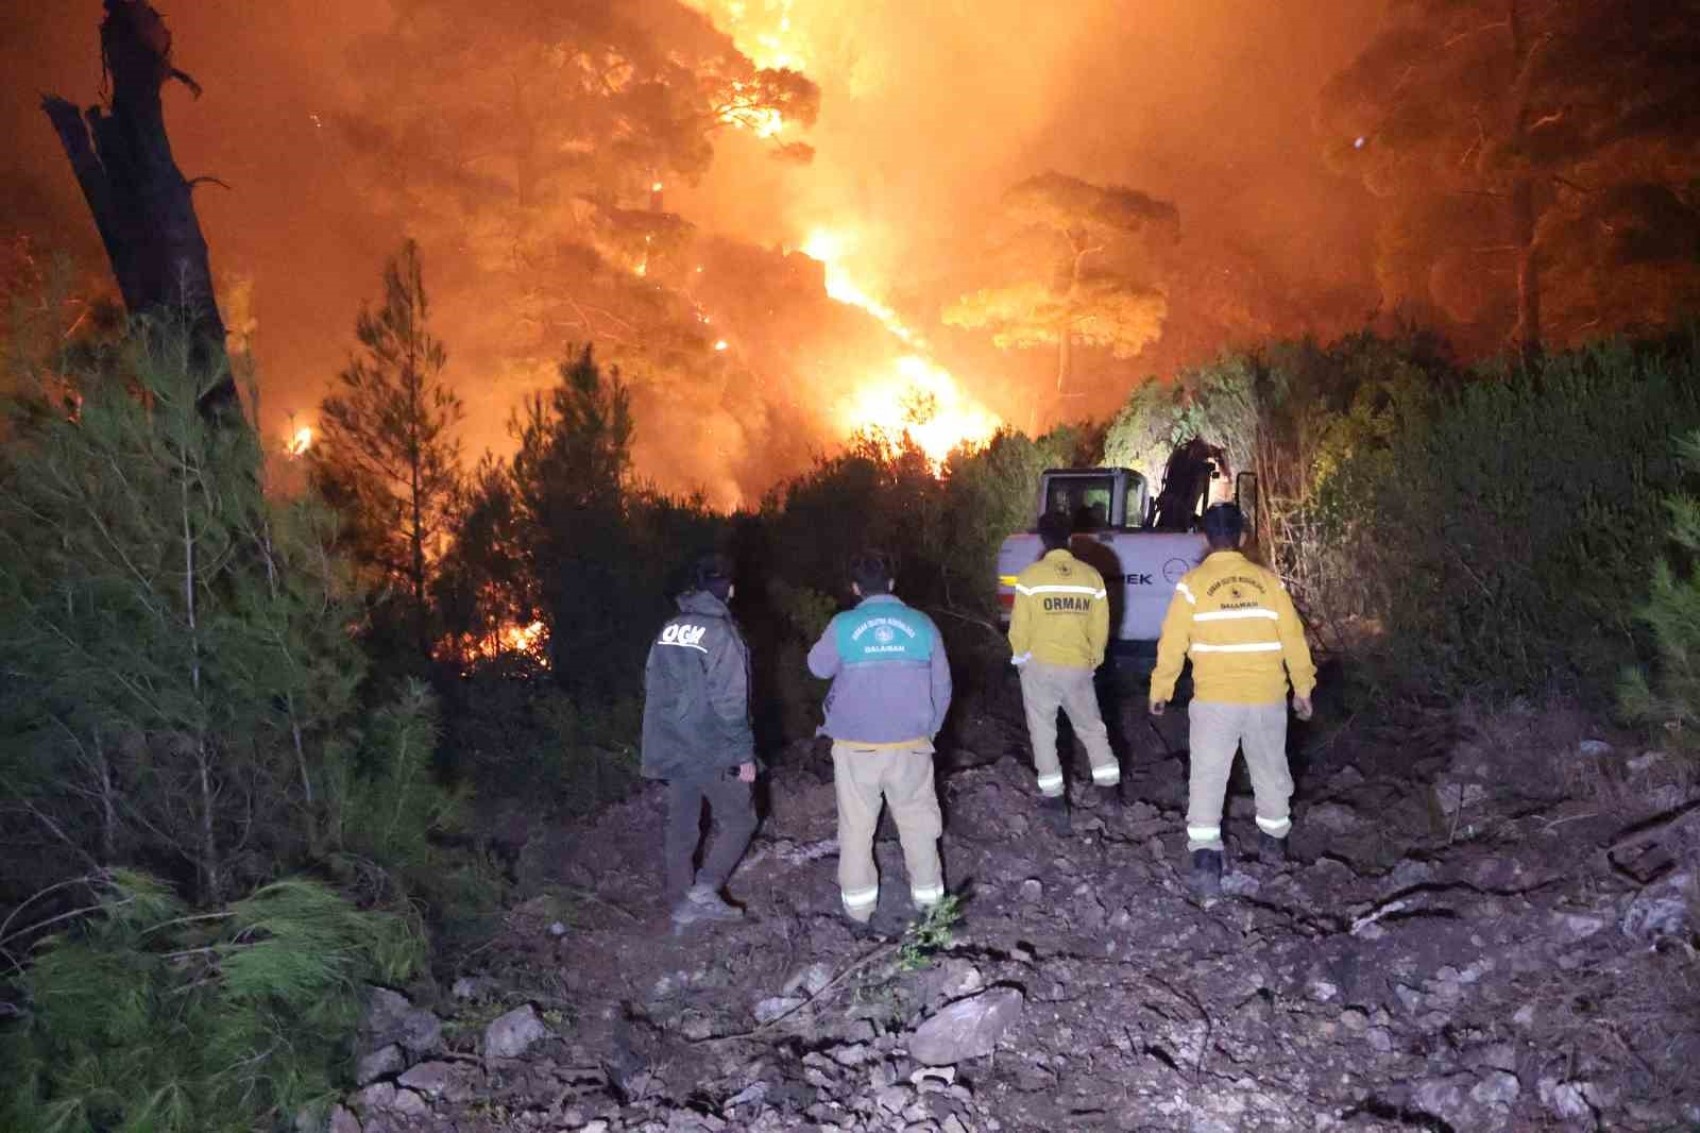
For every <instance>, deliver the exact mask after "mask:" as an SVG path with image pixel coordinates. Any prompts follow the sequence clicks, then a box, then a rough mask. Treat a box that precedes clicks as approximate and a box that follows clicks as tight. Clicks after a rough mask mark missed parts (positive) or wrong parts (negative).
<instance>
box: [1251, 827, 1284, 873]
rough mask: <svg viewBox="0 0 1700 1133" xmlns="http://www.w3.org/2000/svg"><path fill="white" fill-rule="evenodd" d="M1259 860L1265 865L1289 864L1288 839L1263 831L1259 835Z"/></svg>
mask: <svg viewBox="0 0 1700 1133" xmlns="http://www.w3.org/2000/svg"><path fill="white" fill-rule="evenodd" d="M1257 860H1258V861H1260V862H1262V863H1263V864H1264V865H1286V864H1287V840H1286V839H1285V838H1277V837H1275V836H1274V835H1273V834H1265V833H1263V832H1262V831H1259V832H1258V835H1257Z"/></svg>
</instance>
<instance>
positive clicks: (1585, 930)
mask: <svg viewBox="0 0 1700 1133" xmlns="http://www.w3.org/2000/svg"><path fill="white" fill-rule="evenodd" d="M1552 919H1553V927H1554V928H1555V929H1557V930H1558V935H1559V938H1560V939H1562V940H1564V941H1565V942H1567V943H1571V944H1574V943H1575V942H1576V941H1579V940H1586V939H1588V938H1589V937H1590V936H1593V935H1594V934H1595V933H1598V932H1600V931H1602V930H1603V929H1604V928H1605V927H1606V923H1607V922H1606V919H1605V918H1604V917H1592V916H1587V915H1585V914H1582V913H1554V914H1553V915H1552Z"/></svg>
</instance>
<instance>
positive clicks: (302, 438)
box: [283, 425, 313, 457]
mask: <svg viewBox="0 0 1700 1133" xmlns="http://www.w3.org/2000/svg"><path fill="white" fill-rule="evenodd" d="M312 447H313V429H312V426H310V425H303V426H301V427H300V428H299V429H297V430H295V431H294V432H293V433H291V434H290V435H289V439H288V440H287V441H285V442H284V445H283V451H284V452H285V453H286V454H288V455H289V456H291V457H296V456H305V455H306V453H307V450H308V449H310V448H312Z"/></svg>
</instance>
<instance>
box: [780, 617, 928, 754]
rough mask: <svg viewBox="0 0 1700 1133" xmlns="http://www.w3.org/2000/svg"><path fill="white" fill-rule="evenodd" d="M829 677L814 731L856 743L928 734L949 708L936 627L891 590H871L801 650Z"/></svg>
mask: <svg viewBox="0 0 1700 1133" xmlns="http://www.w3.org/2000/svg"><path fill="white" fill-rule="evenodd" d="M809 672H811V673H813V674H814V675H815V676H817V677H821V678H823V679H825V678H831V680H832V689H831V691H830V692H828V693H827V694H826V723H825V724H824V725H823V726H822V727H821V731H822V732H823V733H824V734H826V735H829V736H831V737H832V738H833V739H835V740H840V741H843V742H846V743H858V744H897V743H904V742H906V741H909V740H931V739H932V738H933V737H934V736H936V735H938V732H939V729H940V728H942V727H944V715H945V713H946V712H948V711H949V710H950V662H949V661H948V660H947V659H946V658H945V654H944V641H943V640H942V639H941V638H940V637H939V630H938V626H936V625H934V624H933V620H932V619H931V618H929V617H928V616H927V615H925V614H923V613H922V612H921V611H919V610H916V609H912V608H910V607H909V606H906V605H904V604H903V603H902V602H901V601H900V600H898V598H897V597H896V596H895V595H891V594H875V595H873V596H871V597H868V598H864V599H863V600H862V602H861V604H860V605H858V606H857V607H856V608H855V609H853V610H846V611H845V612H844V613H842V614H839V615H838V616H837V617H835V618H833V619H832V622H831V624H830V625H828V626H827V627H826V632H825V633H824V634H822V635H821V639H820V640H819V641H817V642H815V647H814V648H813V649H811V650H809Z"/></svg>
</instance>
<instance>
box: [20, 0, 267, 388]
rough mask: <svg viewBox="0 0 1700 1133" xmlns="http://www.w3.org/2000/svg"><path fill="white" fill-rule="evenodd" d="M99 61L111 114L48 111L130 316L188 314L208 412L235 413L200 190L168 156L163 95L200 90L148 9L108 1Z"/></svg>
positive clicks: (61, 105)
mask: <svg viewBox="0 0 1700 1133" xmlns="http://www.w3.org/2000/svg"><path fill="white" fill-rule="evenodd" d="M100 57H101V65H102V67H103V68H104V69H105V73H106V77H107V78H108V79H109V80H110V82H111V99H110V101H109V103H108V105H107V106H106V107H99V106H95V107H90V108H89V110H88V111H87V112H86V114H85V113H84V112H81V111H79V110H78V109H77V107H76V106H74V105H72V104H71V103H70V102H67V101H66V100H65V99H63V98H59V97H58V96H55V95H49V96H47V97H45V98H44V99H43V100H42V109H43V110H45V111H46V113H47V117H48V119H49V120H50V121H51V122H52V123H53V128H54V130H55V131H57V132H58V134H59V141H60V144H61V145H62V146H63V147H64V149H65V156H66V157H67V158H69V159H70V162H71V171H72V172H73V173H75V174H76V177H77V184H78V185H79V186H80V187H81V188H82V191H83V199H84V200H85V201H87V202H88V206H89V211H90V212H91V213H92V214H93V215H94V222H95V227H96V228H97V229H98V230H99V231H100V239H101V243H102V244H104V245H105V247H106V255H107V259H108V260H110V261H111V263H112V272H113V275H115V276H116V277H117V279H118V289H119V291H120V292H121V293H122V294H123V296H124V305H125V307H127V308H128V309H129V310H130V313H131V314H146V313H157V314H165V313H167V312H177V311H182V312H186V313H187V316H188V321H189V323H190V326H191V327H192V328H193V330H192V333H193V335H194V347H195V349H194V355H193V358H192V361H193V363H194V365H195V368H196V371H197V372H198V373H199V374H200V381H201V382H202V383H203V392H202V395H201V398H202V404H203V406H204V407H206V408H208V409H209V410H212V409H217V410H236V409H237V393H236V383H235V381H234V379H233V378H232V377H231V375H230V372H229V370H228V368H227V367H226V365H225V357H224V322H223V320H222V319H221V318H220V316H219V312H218V302H217V300H216V298H215V296H214V293H213V279H212V268H211V266H210V264H209V262H208V259H207V242H206V238H205V237H204V236H202V235H201V224H200V220H199V219H198V218H197V217H196V215H195V201H194V184H193V183H192V182H190V181H188V180H186V179H185V178H184V176H183V173H182V171H181V170H180V169H178V167H177V159H176V158H175V157H174V156H172V152H171V138H170V137H169V135H168V134H167V133H166V130H165V110H164V107H163V106H162V104H161V101H160V90H161V88H163V87H164V86H165V84H166V83H167V82H169V81H171V80H172V79H176V80H178V81H179V82H181V83H183V85H185V86H187V87H188V88H189V89H190V90H191V91H193V92H194V93H195V95H196V96H197V97H199V95H200V93H201V88H200V85H199V84H197V83H196V82H195V80H194V79H192V78H190V77H189V76H188V75H186V74H184V73H183V72H182V71H180V70H178V69H177V68H176V67H175V66H173V65H172V62H171V32H170V31H169V30H167V28H166V26H165V20H164V19H163V18H161V16H160V14H159V12H158V11H156V10H155V9H154V7H153V5H151V4H148V3H146V2H145V0H106V19H104V20H103V21H101V25H100ZM232 419H233V420H239V419H240V416H239V414H238V413H232Z"/></svg>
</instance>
